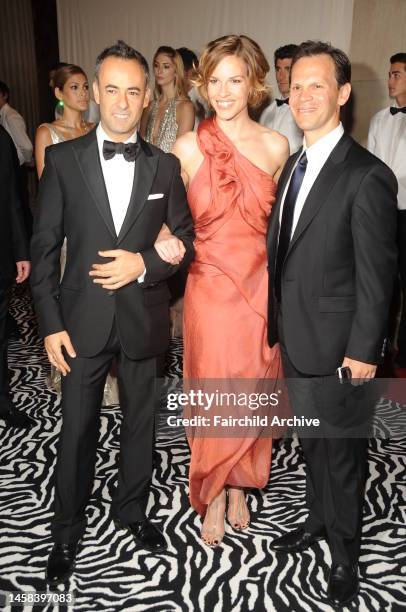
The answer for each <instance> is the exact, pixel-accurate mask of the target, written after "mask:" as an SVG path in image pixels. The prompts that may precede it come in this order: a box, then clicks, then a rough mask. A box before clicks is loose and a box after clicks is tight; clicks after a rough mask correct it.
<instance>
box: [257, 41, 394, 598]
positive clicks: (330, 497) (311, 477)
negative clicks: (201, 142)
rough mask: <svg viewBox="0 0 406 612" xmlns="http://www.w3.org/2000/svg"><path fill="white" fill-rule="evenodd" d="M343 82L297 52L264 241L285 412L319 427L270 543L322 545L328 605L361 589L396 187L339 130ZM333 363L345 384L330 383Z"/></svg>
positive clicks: (322, 58)
mask: <svg viewBox="0 0 406 612" xmlns="http://www.w3.org/2000/svg"><path fill="white" fill-rule="evenodd" d="M350 78H351V65H350V63H349V60H348V58H347V56H346V55H345V54H344V53H343V52H342V51H340V50H338V49H334V48H332V47H331V46H330V45H328V44H325V43H319V42H313V41H308V42H306V43H302V45H300V47H299V50H298V52H297V54H296V55H295V57H294V59H293V62H292V72H291V89H290V107H291V109H292V113H293V115H294V117H295V120H296V121H297V123H298V125H299V127H300V128H301V129H302V130H303V132H304V146H303V148H302V149H301V150H300V151H299V152H298V153H297V154H295V155H293V156H291V157H290V158H289V160H288V161H287V163H286V166H285V168H284V170H283V172H282V175H281V177H280V179H279V186H278V196H277V201H276V204H275V206H274V209H273V211H272V216H271V219H270V224H269V231H268V238H267V240H268V249H269V270H270V275H269V282H270V284H269V286H270V293H269V307H270V308H269V343H270V345H271V346H273V345H274V344H275V343H276V342H277V340H278V339H279V342H280V345H281V351H282V360H283V367H284V374H285V376H286V378H287V383H288V389H289V396H290V399H291V404H292V408H293V410H294V412H295V413H296V414H299V415H306V416H312V417H313V418H316V417H318V418H319V419H320V423H321V424H320V428H319V430H317V431H315V430H313V431H309V432H306V431H304V430H303V429H302V430H301V431H300V432H299V435H300V438H301V444H302V448H303V451H304V455H305V459H306V464H307V480H306V487H307V490H306V499H307V504H308V509H309V515H308V518H307V520H306V521H305V523H304V525H303V526H302V527H301V528H300V529H297V530H295V531H293V532H291V533H288V534H286V535H284V536H282V537H280V538H278V539H276V540H275V541H274V542H273V543H272V545H271V547H272V549H273V550H275V551H278V552H298V551H302V550H304V549H305V548H307V547H308V546H311V545H312V544H313V543H314V542H315V541H317V540H320V539H322V538H327V540H328V542H329V546H330V550H331V556H332V567H331V571H330V577H329V583H328V599H329V601H330V603H331V604H332V605H342V604H344V603H346V602H349V601H351V600H352V599H353V598H354V597H355V596H356V594H357V592H358V570H357V563H358V556H359V548H360V536H361V518H362V505H363V496H364V486H365V478H366V465H367V434H366V431H367V429H365V428H364V427H363V424H365V422H367V421H368V413H371V412H372V410H373V402H372V400H371V401H370V395H371V393H370V392H369V391H368V390H370V389H372V388H373V383H369V384H366V383H364V384H363V385H359V384H358V385H357V386H356V384H355V383H356V382H358V383H360V382H362V381H365V380H366V379H371V378H373V377H374V376H375V372H376V364H377V363H378V362H379V360H380V358H381V353H382V350H383V348H382V347H383V344H384V337H385V331H386V330H385V327H386V321H387V315H388V309H389V304H390V300H391V295H392V290H393V282H394V278H395V273H396V248H395V236H396V193H397V183H396V179H395V177H394V175H393V173H392V172H391V170H389V168H388V167H387V166H386V165H385V164H383V163H382V162H380V161H379V160H378V159H377V158H376V157H374V156H373V155H371V154H370V153H369V152H368V151H367V150H366V149H364V148H363V147H361V146H360V145H358V144H357V143H356V142H354V141H353V140H352V138H350V136H348V135H347V134H345V133H344V130H343V127H342V125H341V123H340V108H341V107H342V106H343V105H344V104H345V103H346V102H347V100H348V98H349V96H350V92H351V85H350ZM341 366H342V367H344V368H348V369H347V370H342V371H341V372H342V374H343V375H345V374H347V375H348V374H350V373H351V375H352V379H353V381H352V382H353V384H351V381H347V383H346V384H345V381H343V383H344V384H340V383H339V380H338V377H337V375H336V370H337V368H340V367H341ZM355 379H356V380H355ZM360 432H361V433H360ZM306 434H307V435H309V436H310V437H307V435H306Z"/></svg>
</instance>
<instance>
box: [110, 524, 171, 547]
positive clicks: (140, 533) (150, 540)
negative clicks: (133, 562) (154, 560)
mask: <svg viewBox="0 0 406 612" xmlns="http://www.w3.org/2000/svg"><path fill="white" fill-rule="evenodd" d="M114 523H115V525H116V527H117V528H118V529H127V530H128V531H129V532H130V533H131V534H132V535H133V536H134V540H135V543H136V544H137V545H138V546H139V547H140V548H146V549H147V550H150V551H151V552H162V551H163V550H166V548H167V544H166V541H165V538H164V536H163V535H162V533H161V532H160V531H159V529H158V528H157V527H155V525H154V524H153V523H151V522H150V521H149V520H148V519H147V518H145V519H144V520H143V521H135V522H134V523H130V524H129V525H123V524H122V523H121V521H119V520H118V519H114Z"/></svg>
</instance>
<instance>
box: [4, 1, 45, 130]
mask: <svg viewBox="0 0 406 612" xmlns="http://www.w3.org/2000/svg"><path fill="white" fill-rule="evenodd" d="M0 15H1V17H0V80H1V81H5V82H6V83H7V85H8V86H9V88H10V105H11V106H13V107H14V108H16V109H17V110H18V112H19V113H20V114H21V115H22V116H23V117H24V119H25V121H26V124H27V132H28V135H29V137H30V138H31V140H32V141H33V139H34V135H35V129H36V127H37V125H38V124H39V98H38V79H37V66H36V57H35V43H34V25H33V17H32V10H31V0H0Z"/></svg>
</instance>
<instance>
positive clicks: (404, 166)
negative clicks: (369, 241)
mask: <svg viewBox="0 0 406 612" xmlns="http://www.w3.org/2000/svg"><path fill="white" fill-rule="evenodd" d="M388 91H389V97H390V98H392V100H393V104H392V106H390V107H386V108H384V109H382V110H380V111H379V112H378V113H376V115H374V116H373V117H372V120H371V124H370V126H369V132H368V149H369V150H370V151H371V153H374V155H376V156H377V157H379V158H380V159H382V161H384V162H385V163H386V164H387V165H388V166H389V168H391V170H392V171H393V172H394V174H395V176H396V178H397V180H398V185H399V191H398V248H399V277H400V286H401V292H402V312H401V319H400V326H399V333H398V340H397V344H398V355H397V357H396V362H395V364H396V365H397V366H399V367H401V368H406V53H396V54H395V55H392V57H391V58H390V68H389V77H388Z"/></svg>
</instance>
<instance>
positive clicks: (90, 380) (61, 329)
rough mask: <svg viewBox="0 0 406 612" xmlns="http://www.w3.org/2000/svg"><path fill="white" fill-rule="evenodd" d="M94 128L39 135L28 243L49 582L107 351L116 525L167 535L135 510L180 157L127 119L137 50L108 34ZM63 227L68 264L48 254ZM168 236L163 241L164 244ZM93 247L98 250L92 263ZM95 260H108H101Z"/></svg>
mask: <svg viewBox="0 0 406 612" xmlns="http://www.w3.org/2000/svg"><path fill="white" fill-rule="evenodd" d="M94 95H95V99H96V101H97V102H98V103H99V104H100V113H101V122H100V124H99V126H98V127H97V129H96V130H94V131H93V132H91V133H90V134H87V135H86V136H83V137H82V138H78V139H76V140H70V141H68V142H65V143H61V144H58V145H56V146H51V147H48V148H47V150H46V157H45V170H44V173H43V176H42V178H41V183H40V192H39V212H38V217H37V219H36V223H35V231H34V237H33V241H32V255H33V276H32V289H33V295H34V300H35V306H36V310H37V314H38V318H39V324H40V330H41V333H42V335H43V336H44V337H45V347H46V350H47V353H48V357H49V360H50V362H51V363H52V364H54V365H55V366H56V367H57V368H58V369H59V370H60V371H61V373H62V374H63V379H62V416H63V421H62V430H61V436H60V443H59V448H58V457H57V464H56V472H55V515H54V519H53V522H52V535H53V538H54V541H55V544H54V547H53V549H52V552H51V555H50V558H49V560H48V567H47V579H48V581H49V582H50V583H51V584H56V583H58V582H63V581H65V580H66V579H67V578H68V577H69V576H70V574H71V573H72V571H73V567H74V561H75V555H76V551H77V544H78V541H79V540H80V539H81V537H82V535H83V532H84V530H85V527H86V518H85V507H86V504H87V502H88V499H89V496H90V493H91V491H92V485H93V476H94V468H95V460H96V448H97V441H98V434H99V413H100V406H101V401H102V395H103V387H104V383H105V379H106V376H107V373H108V371H109V368H110V365H111V362H112V360H113V358H114V356H116V358H117V364H118V383H119V392H120V405H121V409H122V412H123V422H122V426H121V434H120V461H119V468H118V486H117V491H116V494H115V496H114V499H113V504H112V517H113V519H114V520H115V522H116V524H118V525H120V526H122V527H126V528H128V529H129V530H130V532H131V533H132V534H133V535H134V538H135V541H136V543H137V544H138V545H139V546H141V547H144V548H147V549H149V550H151V551H153V552H159V551H161V550H163V549H164V548H165V539H164V537H163V535H162V534H161V533H160V532H159V531H158V529H157V528H156V527H155V526H154V525H153V524H152V523H151V522H149V520H148V519H147V518H146V516H145V508H146V504H147V500H148V493H149V483H150V479H151V473H152V438H153V423H154V417H153V412H154V385H155V362H156V359H155V357H156V356H157V355H160V354H161V353H163V352H164V351H165V350H166V349H167V347H168V343H169V317H168V300H169V290H168V287H167V283H166V279H167V278H168V277H169V276H170V275H172V274H173V273H174V272H176V270H177V269H178V268H179V265H172V264H170V263H166V262H165V261H163V259H161V257H160V256H159V255H158V252H157V250H156V248H155V247H154V243H155V241H156V239H157V237H158V234H159V232H160V230H161V228H162V226H163V224H166V225H167V226H168V227H169V229H170V230H171V232H172V234H173V237H172V238H169V239H168V240H169V243H171V241H172V242H173V241H174V242H175V243H176V244H178V245H179V244H181V248H178V251H176V249H175V251H176V252H175V251H174V250H173V249H172V247H171V246H170V244H169V251H171V249H172V255H173V256H174V257H175V259H176V261H178V262H179V261H180V259H181V258H182V255H183V254H184V257H183V259H182V265H186V264H187V263H189V262H190V260H191V259H192V257H193V238H194V234H193V226H192V218H191V215H190V211H189V208H188V205H187V200H186V193H185V190H184V186H183V182H182V179H181V176H180V166H179V162H178V160H177V159H176V158H175V157H174V156H173V155H171V154H165V153H163V152H162V151H161V150H159V149H157V148H155V147H153V146H151V145H149V144H147V143H146V142H144V141H143V140H142V138H141V137H140V135H139V134H138V133H137V126H138V124H139V120H140V117H141V113H142V111H143V109H144V108H145V107H146V106H147V104H148V101H149V96H150V90H149V87H148V65H147V63H146V61H145V59H144V58H143V56H142V55H141V54H140V53H138V52H137V51H135V50H134V49H132V48H131V47H129V46H128V45H126V44H125V43H124V42H123V41H119V42H118V43H117V44H116V45H114V46H112V47H110V48H108V49H105V50H104V51H103V52H102V53H101V54H100V56H99V57H98V60H97V63H96V80H95V83H94ZM65 236H66V239H67V259H66V268H65V272H64V275H63V278H62V280H61V282H60V281H59V276H60V267H59V254H60V250H61V246H62V242H63V239H64V237H65ZM172 246H173V245H172ZM102 258H108V262H107V263H102V261H103V259H102ZM104 261H106V260H105V259H104Z"/></svg>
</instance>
